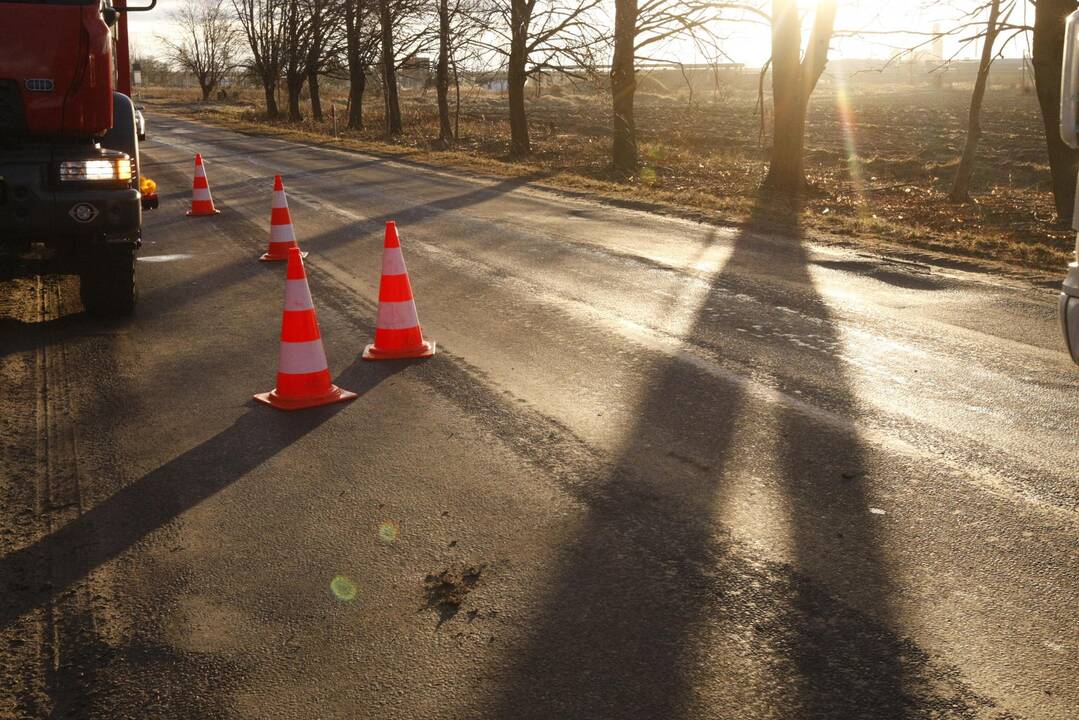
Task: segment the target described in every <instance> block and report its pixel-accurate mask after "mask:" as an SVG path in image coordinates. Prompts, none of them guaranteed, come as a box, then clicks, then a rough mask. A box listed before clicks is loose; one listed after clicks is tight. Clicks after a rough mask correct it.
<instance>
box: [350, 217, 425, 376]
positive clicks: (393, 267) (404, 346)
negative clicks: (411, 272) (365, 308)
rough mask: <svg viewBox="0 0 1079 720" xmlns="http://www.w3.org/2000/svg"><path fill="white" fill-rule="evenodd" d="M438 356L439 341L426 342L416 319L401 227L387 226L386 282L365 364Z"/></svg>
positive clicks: (381, 288)
mask: <svg viewBox="0 0 1079 720" xmlns="http://www.w3.org/2000/svg"><path fill="white" fill-rule="evenodd" d="M434 354H435V341H434V340H424V339H423V333H422V332H421V331H420V320H419V317H418V316H417V315H416V300H415V298H413V297H412V284H411V283H410V282H409V281H408V270H406V269H405V258H404V256H403V255H402V254H401V240H400V238H398V237H397V223H395V222H394V221H393V220H390V221H389V222H387V223H386V240H385V243H384V244H383V250H382V280H381V281H380V282H379V284H378V319H377V320H376V321H375V342H374V343H372V344H371V345H368V346H367V347H366V348H364V350H363V359H364V360H397V359H401V358H425V357H431V356H432V355H434Z"/></svg>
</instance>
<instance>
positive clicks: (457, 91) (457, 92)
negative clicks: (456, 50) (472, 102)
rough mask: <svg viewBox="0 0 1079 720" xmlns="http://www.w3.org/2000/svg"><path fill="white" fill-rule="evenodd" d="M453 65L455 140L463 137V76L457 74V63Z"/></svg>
mask: <svg viewBox="0 0 1079 720" xmlns="http://www.w3.org/2000/svg"><path fill="white" fill-rule="evenodd" d="M451 63H452V64H453V97H454V105H453V136H454V137H455V138H459V137H461V76H460V75H458V74H457V63H456V62H455V61H452V60H451Z"/></svg>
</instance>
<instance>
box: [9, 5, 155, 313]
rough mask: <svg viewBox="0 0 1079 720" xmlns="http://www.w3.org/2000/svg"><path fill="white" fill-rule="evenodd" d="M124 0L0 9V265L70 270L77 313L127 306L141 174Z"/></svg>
mask: <svg viewBox="0 0 1079 720" xmlns="http://www.w3.org/2000/svg"><path fill="white" fill-rule="evenodd" d="M147 1H148V4H146V5H143V6H140V7H128V6H127V0H112V2H111V3H110V2H109V1H108V0H0V263H2V265H3V266H4V268H5V269H6V270H7V272H8V274H10V273H18V272H23V271H25V267H26V264H25V262H24V260H25V259H26V258H27V257H30V256H34V257H38V258H43V259H45V260H46V261H47V262H49V263H50V264H51V265H52V266H53V267H55V269H56V270H57V271H59V272H76V273H78V274H79V276H80V278H81V288H82V290H81V294H82V301H83V305H84V306H85V308H86V310H87V311H88V312H90V313H93V314H98V315H126V314H129V313H131V312H132V311H133V310H134V307H135V298H136V286H135V254H136V252H137V251H138V248H139V245H141V243H142V212H143V210H144V209H151V208H153V207H156V206H157V194H156V192H155V188H154V186H153V182H152V181H150V180H148V179H145V178H143V177H142V174H141V168H140V164H139V140H138V137H137V133H136V127H135V106H134V104H133V102H132V100H131V62H130V55H129V51H128V36H127V13H129V12H138V11H145V10H150V9H152V8H153V7H154V6H155V5H156V3H157V0H147Z"/></svg>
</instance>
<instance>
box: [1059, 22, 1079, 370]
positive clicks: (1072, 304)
mask: <svg viewBox="0 0 1079 720" xmlns="http://www.w3.org/2000/svg"><path fill="white" fill-rule="evenodd" d="M1064 37H1065V40H1064V68H1063V72H1062V73H1061V80H1060V137H1061V138H1062V139H1063V140H1064V142H1065V143H1066V144H1067V145H1069V146H1070V147H1073V148H1076V149H1079V47H1077V44H1079V10H1076V11H1075V12H1073V13H1072V14H1071V15H1069V16H1068V21H1067V25H1066V26H1065V31H1064ZM1076 200H1077V203H1076V208H1075V212H1074V213H1073V214H1072V228H1074V229H1075V231H1076V238H1075V260H1073V261H1072V262H1071V263H1069V264H1068V275H1067V276H1066V277H1065V278H1064V285H1063V287H1062V288H1061V293H1060V325H1061V329H1062V330H1063V331H1064V341H1065V342H1066V343H1067V345H1068V350H1069V351H1070V352H1071V355H1072V360H1074V361H1075V362H1076V363H1079V193H1077V195H1076Z"/></svg>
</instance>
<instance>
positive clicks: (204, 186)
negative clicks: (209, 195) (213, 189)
mask: <svg viewBox="0 0 1079 720" xmlns="http://www.w3.org/2000/svg"><path fill="white" fill-rule="evenodd" d="M191 187H192V188H193V189H195V190H208V189H209V188H210V185H209V183H207V182H206V176H205V175H196V176H195V182H194V183H192V185H191Z"/></svg>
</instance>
